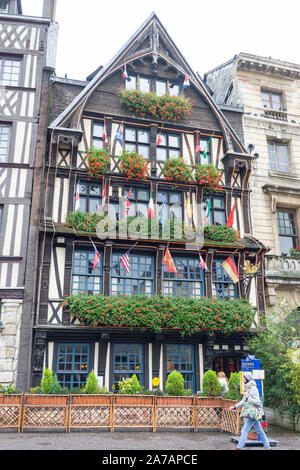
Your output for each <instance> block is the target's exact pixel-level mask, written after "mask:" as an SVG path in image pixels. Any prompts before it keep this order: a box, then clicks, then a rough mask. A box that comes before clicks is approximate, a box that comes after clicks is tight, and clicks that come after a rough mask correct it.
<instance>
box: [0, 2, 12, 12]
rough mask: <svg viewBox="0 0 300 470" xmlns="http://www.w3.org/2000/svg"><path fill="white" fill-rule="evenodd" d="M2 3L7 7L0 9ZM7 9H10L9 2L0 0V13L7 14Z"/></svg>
mask: <svg viewBox="0 0 300 470" xmlns="http://www.w3.org/2000/svg"><path fill="white" fill-rule="evenodd" d="M3 1H6V2H7V7H6V8H2V7H1V5H2V2H3ZM9 7H10V0H1V1H0V13H9Z"/></svg>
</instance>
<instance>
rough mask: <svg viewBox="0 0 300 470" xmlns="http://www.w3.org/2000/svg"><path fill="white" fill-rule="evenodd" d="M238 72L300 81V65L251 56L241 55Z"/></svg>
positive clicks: (238, 61)
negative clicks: (250, 72)
mask: <svg viewBox="0 0 300 470" xmlns="http://www.w3.org/2000/svg"><path fill="white" fill-rule="evenodd" d="M237 70H248V71H252V72H260V73H267V74H272V75H280V76H285V77H287V78H293V79H300V65H298V64H293V63H291V62H284V61H281V60H276V59H272V58H271V57H269V58H268V57H260V56H255V55H251V54H243V53H241V54H239V56H238V58H237Z"/></svg>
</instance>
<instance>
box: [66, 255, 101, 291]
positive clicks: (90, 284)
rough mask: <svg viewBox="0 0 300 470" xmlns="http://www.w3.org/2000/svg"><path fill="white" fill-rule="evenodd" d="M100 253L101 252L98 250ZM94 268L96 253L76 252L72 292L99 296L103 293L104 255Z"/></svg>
mask: <svg viewBox="0 0 300 470" xmlns="http://www.w3.org/2000/svg"><path fill="white" fill-rule="evenodd" d="M98 252H99V250H98ZM99 254H100V260H99V263H98V266H97V267H96V268H95V269H93V266H94V251H91V250H89V251H84V250H79V249H77V250H75V251H74V254H73V272H72V292H85V293H89V294H99V293H101V292H102V253H101V252H99Z"/></svg>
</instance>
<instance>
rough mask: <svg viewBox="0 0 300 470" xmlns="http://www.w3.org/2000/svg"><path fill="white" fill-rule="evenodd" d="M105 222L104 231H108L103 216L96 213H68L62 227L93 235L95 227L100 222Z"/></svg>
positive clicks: (106, 222)
mask: <svg viewBox="0 0 300 470" xmlns="http://www.w3.org/2000/svg"><path fill="white" fill-rule="evenodd" d="M104 220H105V224H106V225H105V226H104V227H103V229H104V231H106V230H107V229H108V220H107V218H106V216H105V215H104V214H98V213H97V212H91V213H89V212H80V211H76V212H69V213H68V214H67V217H66V221H65V222H64V225H65V226H66V227H73V228H75V229H77V230H82V231H83V232H91V233H95V232H96V231H97V225H98V224H99V223H101V221H104Z"/></svg>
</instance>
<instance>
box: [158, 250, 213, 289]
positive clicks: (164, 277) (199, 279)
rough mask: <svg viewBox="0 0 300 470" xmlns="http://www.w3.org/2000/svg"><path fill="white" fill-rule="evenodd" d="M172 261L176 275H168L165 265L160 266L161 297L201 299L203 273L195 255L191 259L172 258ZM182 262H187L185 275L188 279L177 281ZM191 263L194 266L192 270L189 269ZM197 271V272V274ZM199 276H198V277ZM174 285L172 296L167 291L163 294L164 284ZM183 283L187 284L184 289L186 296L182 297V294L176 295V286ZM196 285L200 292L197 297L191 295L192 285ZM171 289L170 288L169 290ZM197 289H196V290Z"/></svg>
mask: <svg viewBox="0 0 300 470" xmlns="http://www.w3.org/2000/svg"><path fill="white" fill-rule="evenodd" d="M172 259H173V262H174V265H175V267H176V269H177V272H178V274H177V275H175V274H174V273H170V272H167V267H166V265H165V264H164V263H163V264H162V294H163V295H166V296H175V297H185V298H200V297H203V296H205V279H204V272H203V269H202V268H201V267H200V265H199V258H198V256H197V255H195V256H193V257H191V256H180V255H179V256H172ZM183 260H185V261H186V262H187V274H188V277H187V278H181V279H179V278H178V275H179V274H180V270H179V267H180V265H181V263H182V262H183ZM191 262H193V264H194V266H193V268H191V266H190V264H191ZM191 269H193V270H194V273H195V274H194V276H195V278H194V279H193V278H191V277H190V275H191ZM197 271H198V272H197ZM199 274H200V276H199ZM196 276H198V277H196ZM165 282H166V283H174V287H173V289H174V292H175V293H174V294H172V292H170V291H169V289H168V291H167V292H165V286H164V283H165ZM183 282H185V283H186V284H187V286H186V288H187V294H186V295H184V294H183V293H182V292H181V293H179V294H178V284H180V283H183ZM196 283H200V292H199V293H198V295H195V294H194V293H193V290H194V289H195V287H194V289H193V285H194V284H196ZM171 289H172V288H171ZM198 289H199V288H198V287H197V290H198Z"/></svg>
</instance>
